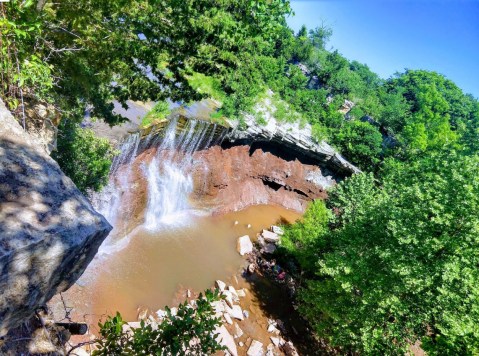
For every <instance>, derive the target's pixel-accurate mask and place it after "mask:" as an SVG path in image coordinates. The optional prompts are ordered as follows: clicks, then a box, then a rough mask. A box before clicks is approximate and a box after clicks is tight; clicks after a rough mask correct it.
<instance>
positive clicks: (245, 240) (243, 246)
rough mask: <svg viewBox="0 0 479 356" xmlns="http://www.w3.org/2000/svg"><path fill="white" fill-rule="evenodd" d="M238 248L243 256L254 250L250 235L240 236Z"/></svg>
mask: <svg viewBox="0 0 479 356" xmlns="http://www.w3.org/2000/svg"><path fill="white" fill-rule="evenodd" d="M236 249H237V250H238V252H239V254H240V255H241V256H244V255H246V254H248V253H251V252H253V243H252V242H251V240H250V238H249V236H248V235H244V236H241V237H239V238H238V242H237V244H236Z"/></svg>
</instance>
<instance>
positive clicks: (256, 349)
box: [246, 340, 264, 356]
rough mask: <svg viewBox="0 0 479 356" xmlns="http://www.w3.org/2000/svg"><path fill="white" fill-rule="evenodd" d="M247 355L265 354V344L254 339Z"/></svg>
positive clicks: (258, 355)
mask: <svg viewBox="0 0 479 356" xmlns="http://www.w3.org/2000/svg"><path fill="white" fill-rule="evenodd" d="M246 355H248V356H263V355H264V350H263V344H262V343H261V342H259V341H256V340H253V342H252V343H251V345H250V347H249V349H248V352H247V353H246Z"/></svg>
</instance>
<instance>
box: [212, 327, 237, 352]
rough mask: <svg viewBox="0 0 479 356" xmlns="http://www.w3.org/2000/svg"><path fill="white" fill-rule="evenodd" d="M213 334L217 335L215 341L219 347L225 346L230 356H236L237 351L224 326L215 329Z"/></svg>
mask: <svg viewBox="0 0 479 356" xmlns="http://www.w3.org/2000/svg"><path fill="white" fill-rule="evenodd" d="M215 334H218V336H217V337H216V341H217V342H218V343H219V344H220V345H223V346H225V347H226V349H227V350H228V352H229V353H230V354H231V355H233V356H238V350H237V348H236V344H235V341H234V339H233V337H232V336H231V334H230V333H229V332H228V330H227V329H226V328H225V326H224V325H221V326H220V327H218V328H216V330H215Z"/></svg>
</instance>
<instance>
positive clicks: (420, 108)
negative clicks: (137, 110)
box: [0, 0, 479, 355]
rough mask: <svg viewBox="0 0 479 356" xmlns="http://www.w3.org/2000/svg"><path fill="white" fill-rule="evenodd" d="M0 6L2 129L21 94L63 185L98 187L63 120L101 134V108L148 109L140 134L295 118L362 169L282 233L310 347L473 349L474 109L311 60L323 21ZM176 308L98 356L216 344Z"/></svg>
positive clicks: (470, 101)
mask: <svg viewBox="0 0 479 356" xmlns="http://www.w3.org/2000/svg"><path fill="white" fill-rule="evenodd" d="M0 12H1V15H2V16H1V18H0V26H1V31H0V40H1V41H0V43H1V52H0V54H1V61H0V66H1V70H2V87H1V93H0V94H1V95H2V98H3V99H4V100H5V101H6V102H7V103H8V105H9V107H10V108H11V109H12V110H13V111H14V113H15V114H16V116H17V117H18V118H19V119H22V110H23V105H22V102H24V101H25V100H35V101H39V102H48V103H52V104H53V105H55V106H56V107H57V109H58V111H59V112H61V113H62V116H63V118H64V121H63V123H62V125H61V126H60V132H59V145H58V151H57V152H56V153H55V154H54V156H55V158H56V159H57V160H58V161H59V163H60V165H61V167H62V169H63V170H64V171H65V172H66V173H67V174H68V175H69V176H70V177H72V179H73V180H74V181H75V183H76V184H77V185H78V186H79V188H80V189H82V190H83V191H86V190H87V189H88V188H93V189H99V188H100V187H101V186H102V185H103V184H104V183H105V182H106V178H105V177H106V174H107V173H108V168H109V164H110V163H109V162H110V158H111V155H112V151H111V148H110V147H109V145H108V144H107V143H106V142H105V141H103V140H98V139H96V138H94V136H93V134H92V133H91V131H89V130H85V129H82V128H80V126H79V125H78V123H79V122H80V121H81V119H82V117H83V113H84V112H85V109H86V108H87V107H91V108H92V115H93V117H94V118H98V119H103V120H105V121H106V122H108V123H109V124H112V125H113V124H117V123H119V122H121V121H122V119H123V118H121V117H120V116H118V115H115V114H114V113H113V112H112V109H113V104H112V101H113V100H117V101H119V102H120V103H121V104H123V105H126V102H127V100H142V101H146V100H154V101H156V102H159V104H158V105H157V106H156V107H155V108H154V110H153V111H152V112H151V113H150V114H149V115H148V116H147V117H146V118H145V120H144V122H143V124H144V125H148V124H149V123H151V122H152V121H154V120H155V119H158V118H160V119H161V118H163V117H165V116H166V115H167V114H168V108H167V105H166V102H165V100H166V99H170V100H172V101H175V102H181V103H184V102H190V101H191V100H197V99H200V98H204V97H212V98H215V99H217V100H219V101H221V102H222V107H221V110H219V111H218V112H216V113H214V114H212V119H214V120H222V118H223V117H228V118H237V119H239V120H241V115H242V114H243V113H245V112H249V113H253V114H255V115H256V116H255V117H256V118H257V121H258V122H259V123H260V124H267V122H266V115H264V113H263V112H257V113H254V110H255V107H256V108H258V107H259V106H258V107H257V106H256V105H258V104H261V103H263V102H267V100H269V101H270V103H271V108H272V112H273V114H274V116H275V117H276V118H277V119H278V121H279V122H297V121H299V122H301V123H306V122H307V123H309V124H310V125H311V126H312V129H313V136H314V139H316V140H317V141H320V140H322V139H325V138H327V139H328V140H329V141H330V142H331V143H332V144H333V145H334V146H336V148H338V149H339V150H340V151H341V153H342V154H344V156H345V157H346V158H347V159H348V160H350V161H351V162H352V163H354V164H356V165H358V166H359V167H360V168H361V169H362V170H363V171H364V172H365V173H362V174H358V175H355V176H354V177H351V178H349V179H346V180H344V181H343V182H341V183H340V184H338V185H337V186H336V187H335V188H334V189H333V190H332V191H331V193H330V197H329V199H328V200H327V201H326V202H314V203H313V204H312V205H311V207H310V208H309V210H308V211H307V213H306V214H305V217H304V219H303V221H302V222H299V223H297V224H295V225H293V226H291V227H289V228H288V229H287V230H286V233H285V238H284V245H283V249H282V253H283V255H282V258H287V259H290V260H293V261H295V264H296V266H295V267H296V271H295V270H294V268H293V269H292V273H297V277H298V278H300V279H301V282H302V283H301V285H300V287H299V290H298V295H297V302H298V304H299V310H300V312H301V313H302V315H303V316H304V317H305V318H306V319H307V320H308V322H309V323H310V324H311V326H312V328H313V330H314V331H315V333H316V334H317V336H318V337H321V338H324V339H326V340H327V341H328V342H329V343H330V344H331V345H333V346H336V347H339V348H341V350H342V351H344V353H348V352H349V353H352V354H353V353H363V354H404V353H405V352H406V351H407V348H408V346H409V345H410V344H413V343H415V342H416V341H420V342H421V346H422V348H423V349H425V350H426V351H427V352H428V354H430V355H434V354H451V355H452V354H454V355H474V354H478V353H479V342H478V340H479V331H478V328H477V325H478V322H479V312H478V310H479V288H478V286H479V272H478V266H479V255H478V252H477V251H479V237H478V236H479V231H478V226H479V220H478V218H477V216H476V215H477V208H478V205H479V198H478V197H479V191H478V190H479V181H478V177H479V171H478V167H479V158H478V157H479V156H478V150H479V102H478V101H477V99H475V98H474V97H472V96H471V95H467V94H465V93H463V92H462V91H461V90H460V89H459V88H458V87H457V86H456V85H455V84H454V83H453V82H451V81H450V80H448V79H446V78H445V77H444V76H442V75H440V74H438V73H434V72H428V71H425V70H406V71H404V72H403V73H397V74H396V75H394V76H393V77H391V78H389V79H386V80H384V79H381V78H379V77H378V76H377V75H376V74H375V73H373V72H372V71H371V70H370V69H369V68H368V67H367V65H365V64H361V63H358V62H357V61H349V60H347V59H346V58H344V57H343V56H342V55H341V54H340V53H338V52H337V51H328V50H326V48H325V45H326V43H327V41H328V39H329V37H330V36H331V30H330V29H329V28H327V27H326V26H321V27H318V28H316V29H314V30H310V31H308V29H307V28H305V27H303V28H301V29H300V31H298V33H296V34H294V33H293V32H292V31H291V30H290V29H289V28H288V27H287V26H286V24H285V18H284V17H285V15H287V14H289V13H290V8H289V4H288V1H282V0H255V1H249V0H248V1H237V0H224V1H210V0H199V1H176V0H168V1H161V2H154V1H153V2H152V1H146V0H126V1H120V2H118V1H110V2H108V1H103V2H101V1H100V2H98V1H93V0H79V1H78V0H77V1H73V0H64V1H61V2H53V1H49V0H47V1H37V2H34V1H29V0H26V1H22V2H20V1H17V0H12V1H10V2H9V3H2V4H0ZM146 69H148V70H146ZM269 90H272V91H273V93H274V94H273V95H269V94H268V93H269ZM346 100H347V101H349V102H352V103H353V104H354V105H349V103H348V102H347V101H346ZM346 104H348V105H346ZM258 111H260V110H258ZM280 252H281V251H280ZM207 298H208V297H207ZM205 308H206V307H205ZM180 309H181V308H180ZM181 310H182V312H181V313H182V314H181V315H183V316H184V318H182V319H181V320H180V319H178V318H177V319H175V318H173V317H172V316H171V315H170V316H169V318H168V320H167V321H166V322H165V324H164V325H162V326H161V327H160V328H159V329H158V331H155V330H152V329H151V328H150V329H149V328H148V326H143V327H142V328H141V329H138V331H137V332H136V331H135V336H134V337H133V338H132V339H131V338H130V339H127V338H125V335H124V333H123V332H122V331H121V324H122V320H121V317H120V316H117V317H115V318H111V319H110V320H108V321H107V322H106V323H105V324H103V325H102V326H101V327H102V337H103V339H104V340H103V341H102V342H103V343H102V344H101V345H102V347H103V350H105V354H108V353H115V352H116V351H115V350H117V349H115V348H116V347H120V348H121V349H122V350H123V349H125V350H130V351H131V352H132V353H135V352H137V351H138V352H140V350H147V351H145V352H147V353H148V352H151V353H157V352H158V353H162V352H170V353H175V352H179V351H180V350H182V347H188V345H189V341H190V340H191V337H199V338H200V339H201V340H203V338H204V340H205V342H204V345H205V347H206V349H201V350H200V349H198V350H196V351H201V352H210V351H213V350H216V347H217V346H215V344H214V342H213V341H212V339H211V338H212V336H211V331H212V330H213V329H212V328H213V325H214V322H213V321H211V319H208V318H207V319H204V318H203V317H202V316H201V315H202V314H203V312H200V311H196V312H194V311H191V310H190V309H187V308H186V306H184V307H183V308H182V309H181ZM188 313H193V314H188ZM208 313H209V312H208V311H205V315H207V314H208ZM196 317H199V319H196ZM197 321H198V323H197ZM177 323H178V324H177ZM188 323H193V324H188ZM203 325H206V326H203ZM175 330H176V331H175ZM188 330H193V331H194V332H197V334H194V335H190V334H188ZM206 330H209V332H206ZM206 334H208V335H209V338H208V337H207V335H206ZM175 335H176V336H175ZM178 335H182V336H181V337H179V336H178ZM184 335H186V336H185V338H183V336H184ZM164 340H167V341H164ZM172 340H176V341H175V342H176V344H174V345H175V346H174V347H173V346H171V345H173V344H172V342H173V341H172ZM169 347H171V348H169ZM141 352H143V351H141Z"/></svg>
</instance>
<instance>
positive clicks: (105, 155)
mask: <svg viewBox="0 0 479 356" xmlns="http://www.w3.org/2000/svg"><path fill="white" fill-rule="evenodd" d="M114 153H115V152H114V150H113V148H112V146H111V144H110V142H109V141H108V140H107V139H103V138H98V137H96V136H95V134H94V133H93V131H92V130H89V129H83V128H81V127H80V126H79V125H78V124H76V123H74V122H72V121H66V120H65V121H63V122H62V124H61V126H60V128H59V134H58V144H57V150H56V151H55V152H53V157H54V158H55V160H56V161H57V162H58V164H59V165H60V168H61V169H62V171H63V172H65V174H66V175H67V176H69V177H70V178H71V180H72V181H73V182H74V183H75V184H76V186H77V187H78V189H80V190H81V191H82V192H83V193H86V191H87V190H88V189H93V190H96V191H98V190H100V189H101V188H102V187H103V186H104V185H106V184H107V183H108V172H109V171H110V166H111V159H112V158H113V155H114Z"/></svg>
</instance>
